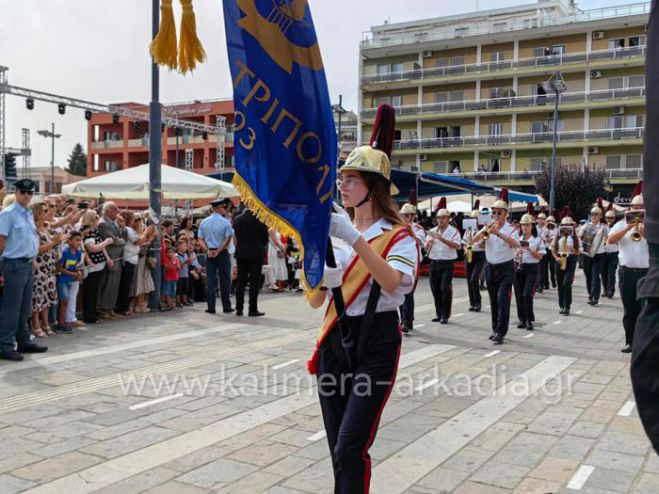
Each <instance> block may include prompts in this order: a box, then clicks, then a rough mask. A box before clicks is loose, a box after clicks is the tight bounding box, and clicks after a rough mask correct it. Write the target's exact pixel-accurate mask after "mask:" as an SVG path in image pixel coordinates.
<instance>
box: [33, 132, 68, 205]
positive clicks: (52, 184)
mask: <svg viewBox="0 0 659 494" xmlns="http://www.w3.org/2000/svg"><path fill="white" fill-rule="evenodd" d="M50 126H51V130H38V131H37V134H39V135H40V136H43V137H46V138H48V137H49V138H50V139H51V142H50V193H51V194H54V193H55V139H59V138H60V137H62V134H55V122H53V123H51V124H50Z"/></svg>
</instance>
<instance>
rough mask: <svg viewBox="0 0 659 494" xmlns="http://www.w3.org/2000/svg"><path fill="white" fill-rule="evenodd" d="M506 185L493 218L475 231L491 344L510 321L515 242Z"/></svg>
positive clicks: (503, 333) (498, 339)
mask: <svg viewBox="0 0 659 494" xmlns="http://www.w3.org/2000/svg"><path fill="white" fill-rule="evenodd" d="M508 207H509V206H508V189H505V188H503V189H501V193H500V194H499V199H498V200H497V201H496V202H495V203H494V205H493V206H492V215H493V217H494V220H493V221H492V223H490V224H489V225H487V226H486V227H485V228H483V229H482V230H481V231H479V232H478V233H477V234H476V237H475V238H474V242H480V241H481V240H485V258H486V259H487V264H486V266H485V280H486V281H487V292H488V295H489V296H490V307H491V311H492V313H491V318H492V335H491V336H490V339H491V340H492V341H493V342H494V344H495V345H500V344H502V343H503V339H504V338H505V336H506V334H507V333H508V324H509V322H510V296H511V290H512V286H513V278H514V276H515V268H514V267H513V258H514V257H515V249H516V248H517V247H519V243H518V242H517V240H516V239H515V238H514V231H515V230H514V228H513V226H512V225H511V224H510V223H508V222H507V221H506V219H507V218H508Z"/></svg>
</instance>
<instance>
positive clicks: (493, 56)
mask: <svg viewBox="0 0 659 494" xmlns="http://www.w3.org/2000/svg"><path fill="white" fill-rule="evenodd" d="M505 59H506V53H505V52H503V51H495V52H492V53H490V62H503V61H504V60H505Z"/></svg>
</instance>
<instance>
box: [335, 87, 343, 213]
mask: <svg viewBox="0 0 659 494" xmlns="http://www.w3.org/2000/svg"><path fill="white" fill-rule="evenodd" d="M334 111H335V112H336V113H338V114H339V122H338V123H339V125H338V129H337V139H336V141H337V144H338V153H337V155H336V169H337V171H338V169H339V163H340V161H341V121H342V118H343V114H344V113H346V110H345V109H344V108H343V95H342V94H339V104H338V105H337V106H335V107H334ZM335 192H336V199H337V201H338V198H339V191H338V188H337V189H336V190H335Z"/></svg>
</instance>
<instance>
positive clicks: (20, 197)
mask: <svg viewBox="0 0 659 494" xmlns="http://www.w3.org/2000/svg"><path fill="white" fill-rule="evenodd" d="M35 185H36V184H35V183H34V182H33V181H32V180H29V179H23V180H19V181H18V182H16V183H15V184H14V188H15V194H16V202H15V203H14V204H12V205H11V206H9V207H8V208H6V209H4V210H3V211H2V212H0V256H2V257H1V260H0V272H2V276H3V278H4V293H3V295H2V297H1V298H0V359H3V360H10V361H14V362H19V361H21V360H23V355H22V354H23V353H43V352H45V351H47V350H48V347H46V346H42V345H39V344H37V343H33V342H31V341H30V332H29V331H28V327H27V321H28V318H29V317H30V313H31V311H32V286H33V282H34V259H35V257H36V256H37V254H38V252H39V237H38V235H37V228H36V226H35V225H34V217H33V216H32V211H31V210H30V208H29V207H28V206H29V204H30V200H31V199H32V195H33V194H34V188H35ZM16 345H17V346H16Z"/></svg>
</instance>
